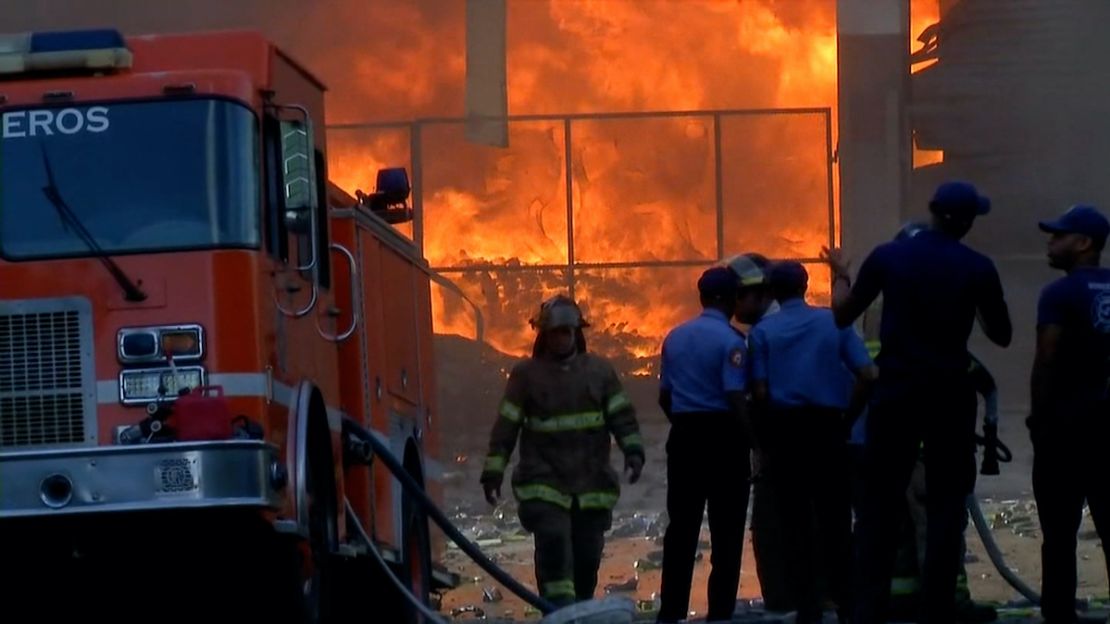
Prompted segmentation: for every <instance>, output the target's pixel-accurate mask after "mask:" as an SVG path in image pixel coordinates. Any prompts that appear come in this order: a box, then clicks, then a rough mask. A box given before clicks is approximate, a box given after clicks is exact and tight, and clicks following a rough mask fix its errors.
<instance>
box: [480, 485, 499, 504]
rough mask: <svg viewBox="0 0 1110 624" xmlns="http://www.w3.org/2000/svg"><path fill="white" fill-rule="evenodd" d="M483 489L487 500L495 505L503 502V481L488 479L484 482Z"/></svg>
mask: <svg viewBox="0 0 1110 624" xmlns="http://www.w3.org/2000/svg"><path fill="white" fill-rule="evenodd" d="M482 491H483V492H485V494H486V502H487V503H489V504H490V505H493V506H494V507H496V506H497V504H498V503H500V502H501V483H499V482H497V481H486V482H485V483H483V484H482Z"/></svg>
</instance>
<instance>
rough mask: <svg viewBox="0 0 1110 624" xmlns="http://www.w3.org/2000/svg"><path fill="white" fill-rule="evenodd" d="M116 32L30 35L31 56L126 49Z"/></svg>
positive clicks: (73, 31)
mask: <svg viewBox="0 0 1110 624" xmlns="http://www.w3.org/2000/svg"><path fill="white" fill-rule="evenodd" d="M126 47H127V44H126V43H124V40H123V35H122V34H120V32H119V31H118V30H115V29H111V28H102V29H97V30H69V31H59V32H38V33H31V49H30V50H29V52H30V53H31V54H36V53H39V52H70V51H73V50H111V49H117V48H126Z"/></svg>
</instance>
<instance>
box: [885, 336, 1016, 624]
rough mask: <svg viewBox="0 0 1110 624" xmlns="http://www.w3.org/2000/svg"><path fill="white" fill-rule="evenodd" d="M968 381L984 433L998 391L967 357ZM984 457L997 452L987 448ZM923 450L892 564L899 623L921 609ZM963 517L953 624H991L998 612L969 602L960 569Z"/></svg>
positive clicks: (962, 568) (995, 416)
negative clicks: (977, 399)
mask: <svg viewBox="0 0 1110 624" xmlns="http://www.w3.org/2000/svg"><path fill="white" fill-rule="evenodd" d="M968 357H969V359H970V363H969V366H968V377H969V379H970V381H971V384H972V386H973V387H974V388H975V392H976V393H977V394H979V396H981V397H982V398H983V404H984V408H985V409H984V414H983V428H984V430H986V429H987V428H988V427H989V426H990V424H991V423H995V422H997V420H998V387H997V385H996V384H995V381H994V377H993V376H992V375H991V374H990V371H989V370H987V368H986V366H984V365H983V363H982V362H980V361H979V359H978V358H976V357H975V356H974V355H971V354H969V355H968ZM984 452H986V453H995V452H997V451H996V450H995V449H994V448H992V447H990V445H988V448H986V449H984ZM926 478H927V475H926V472H925V453H924V449H922V451H921V452H920V453H919V454H918V459H917V464H916V465H915V467H914V471H913V475H912V476H911V478H910V487H909V489H908V490H907V491H906V509H905V513H904V514H903V517H902V524H901V526H902V529H901V531H902V533H901V538H900V540H899V547H898V554H897V556H896V559H895V564H894V576H893V578H892V580H891V585H890V594H891V613H892V616H893V617H895V618H899V619H904V618H910V619H912V618H913V617H915V616H916V615H917V613H918V612H919V610H920V607H921V605H922V596H921V578H922V575H923V572H924V563H925V561H924V554H925V552H926V535H927V527H928V522H927V501H928V499H927V495H926V487H925V483H926ZM966 533H967V514H966V513H965V514H964V516H963V524H962V531H961V533H960V545H959V561H960V568H959V573H958V575H957V576H956V619H955V621H956V622H963V623H965V624H972V623H976V622H992V621H994V620H995V619H997V618H998V612H997V611H996V610H995V609H994V607H992V606H990V605H985V604H980V603H977V602H975V601H974V600H972V598H971V590H970V588H969V587H968V579H967V568H966V567H965V566H964V557H965V554H966V552H967V536H966Z"/></svg>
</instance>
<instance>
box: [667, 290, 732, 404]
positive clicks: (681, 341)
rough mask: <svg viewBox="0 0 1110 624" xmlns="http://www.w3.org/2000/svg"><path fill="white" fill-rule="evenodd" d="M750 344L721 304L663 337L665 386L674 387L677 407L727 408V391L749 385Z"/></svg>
mask: <svg viewBox="0 0 1110 624" xmlns="http://www.w3.org/2000/svg"><path fill="white" fill-rule="evenodd" d="M746 360H747V348H746V345H745V344H744V338H743V337H742V336H741V335H740V334H739V333H738V332H737V331H736V330H735V329H733V327H732V325H730V324H729V322H728V317H726V316H725V315H724V313H722V312H720V311H719V310H712V309H707V310H704V311H703V312H702V313H701V316H698V317H696V318H693V319H691V320H689V321H686V322H685V323H683V324H681V325H679V326H678V327H675V328H674V329H672V330H671V331H670V333H668V334H667V337H666V338H665V339H663V362H662V367H661V369H660V387H661V388H662V389H663V390H670V392H671V412H672V413H674V414H681V413H684V412H724V411H728V410H729V409H730V407H729V404H728V399H727V398H726V393H729V392H744V391H745V390H747V375H746V374H745V367H746V366H747V362H746Z"/></svg>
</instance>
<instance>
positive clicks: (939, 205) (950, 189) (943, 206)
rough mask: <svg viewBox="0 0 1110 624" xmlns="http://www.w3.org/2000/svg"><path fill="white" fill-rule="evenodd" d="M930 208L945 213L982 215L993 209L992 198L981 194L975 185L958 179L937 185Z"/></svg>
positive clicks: (967, 215) (969, 215) (970, 215)
mask: <svg viewBox="0 0 1110 624" xmlns="http://www.w3.org/2000/svg"><path fill="white" fill-rule="evenodd" d="M929 209H930V210H932V211H933V212H936V213H938V214H944V215H959V216H966V217H972V216H982V215H985V214H987V213H989V212H990V211H991V200H990V198H988V197H987V196H985V195H981V194H980V193H979V190H978V189H976V188H975V185H973V184H971V183H969V182H961V181H959V180H956V181H953V182H945V183H944V184H941V185H940V186H938V187H937V190H936V192H935V193H933V199H932V201H930V202H929Z"/></svg>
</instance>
